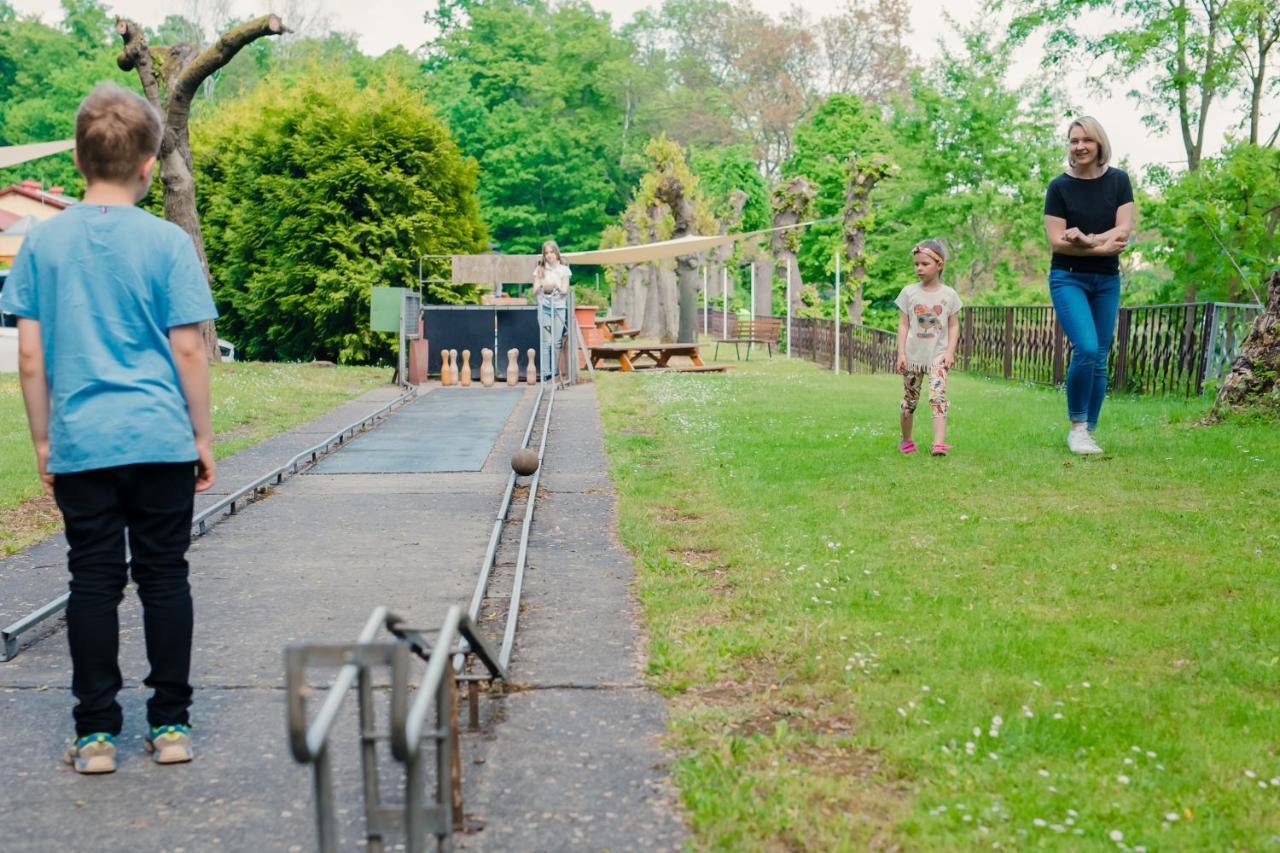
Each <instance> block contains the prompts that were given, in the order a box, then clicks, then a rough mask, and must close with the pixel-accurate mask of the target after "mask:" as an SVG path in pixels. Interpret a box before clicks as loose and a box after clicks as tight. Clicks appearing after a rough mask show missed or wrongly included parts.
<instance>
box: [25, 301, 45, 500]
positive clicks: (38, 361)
mask: <svg viewBox="0 0 1280 853" xmlns="http://www.w3.org/2000/svg"><path fill="white" fill-rule="evenodd" d="M18 382H19V384H20V385H21V386H22V401H23V403H24V404H25V405H26V408H27V425H28V426H29V427H30V428H31V443H32V444H34V445H35V447H36V469H37V470H38V471H39V472H40V483H41V485H43V486H44V490H45V492H46V493H47V494H49V495H52V494H53V475H52V474H50V473H49V378H48V376H47V375H46V374H45V372H44V344H43V343H42V342H41V340H40V321H39V320H32V319H29V318H27V317H19V318H18Z"/></svg>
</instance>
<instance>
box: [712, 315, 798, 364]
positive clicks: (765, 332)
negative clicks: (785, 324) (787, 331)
mask: <svg viewBox="0 0 1280 853" xmlns="http://www.w3.org/2000/svg"><path fill="white" fill-rule="evenodd" d="M781 332H782V321H781V320H780V319H777V318H773V319H769V320H762V319H760V318H758V317H757V318H756V319H753V320H739V321H738V323H737V328H736V329H734V330H733V332H732V333H731V334H727V335H725V336H724V337H722V338H716V349H715V357H718V356H719V355H720V345H721V344H733V351H734V354H736V355H737V357H738V358H739V359H741V358H742V350H741V349H740V347H741V346H742V344H746V345H747V361H750V360H751V347H752V346H753V345H755V344H764V345H765V346H766V347H768V349H769V358H773V348H774V346H775V345H776V344H777V343H778V336H779V334H781Z"/></svg>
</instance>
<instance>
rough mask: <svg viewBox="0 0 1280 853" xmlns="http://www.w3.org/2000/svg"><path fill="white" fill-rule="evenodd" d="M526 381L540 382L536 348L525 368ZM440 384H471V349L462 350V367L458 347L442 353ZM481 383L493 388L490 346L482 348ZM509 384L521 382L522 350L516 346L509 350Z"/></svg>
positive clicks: (530, 351) (531, 351) (530, 353)
mask: <svg viewBox="0 0 1280 853" xmlns="http://www.w3.org/2000/svg"><path fill="white" fill-rule="evenodd" d="M525 381H526V382H528V383H529V384H530V385H537V384H538V371H537V369H536V368H535V367H534V350H532V349H530V350H529V366H528V368H527V369H526V370H525ZM440 384H441V385H464V386H465V385H470V384H471V350H469V349H464V350H463V351H462V367H461V369H459V367H458V351H457V350H456V349H447V350H443V351H442V352H441V353H440ZM480 384H481V385H483V386H484V387H486V388H492V387H493V384H494V373H493V350H491V349H488V348H485V349H482V350H480ZM507 384H508V385H519V384H520V350H518V349H515V348H514V347H513V348H511V349H509V350H507Z"/></svg>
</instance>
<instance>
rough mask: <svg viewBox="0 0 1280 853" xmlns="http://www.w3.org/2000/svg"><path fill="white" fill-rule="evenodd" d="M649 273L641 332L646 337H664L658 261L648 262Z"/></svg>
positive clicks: (646, 278)
mask: <svg viewBox="0 0 1280 853" xmlns="http://www.w3.org/2000/svg"><path fill="white" fill-rule="evenodd" d="M647 266H648V275H647V276H646V277H645V288H644V312H643V314H642V315H641V316H643V317H644V322H643V323H642V324H641V325H640V334H642V335H644V336H645V337H646V338H658V339H661V338H662V274H661V272H660V271H659V270H658V262H657V261H650V262H649V263H648V265H647Z"/></svg>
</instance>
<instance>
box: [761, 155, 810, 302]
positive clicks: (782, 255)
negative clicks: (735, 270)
mask: <svg viewBox="0 0 1280 853" xmlns="http://www.w3.org/2000/svg"><path fill="white" fill-rule="evenodd" d="M813 198H814V191H813V186H812V185H811V184H810V183H809V181H808V180H806V179H805V178H803V177H797V178H792V179H791V180H790V181H787V182H786V183H784V184H779V185H778V187H777V188H776V189H775V190H774V191H773V227H774V228H783V227H786V226H788V225H796V224H798V223H800V222H803V221H804V220H805V219H807V218H808V217H809V215H810V214H811V213H812V212H813ZM799 246H800V235H799V234H798V233H797V231H796V229H794V228H788V229H787V230H786V231H774V232H773V237H772V238H771V239H770V248H771V249H773V255H774V257H775V258H776V259H777V263H778V266H779V267H780V268H781V270H782V272H781V273H779V275H780V276H781V277H782V280H783V282H788V281H789V282H790V283H791V295H790V298H791V310H792V311H793V312H794V311H798V310H799V309H800V307H801V306H803V305H804V301H803V300H802V299H801V298H800V293H801V291H802V290H803V289H804V284H803V283H802V282H801V281H800V264H799V263H798V260H797V257H796V252H797V250H798V249H799Z"/></svg>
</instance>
